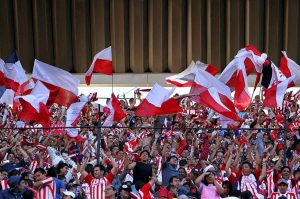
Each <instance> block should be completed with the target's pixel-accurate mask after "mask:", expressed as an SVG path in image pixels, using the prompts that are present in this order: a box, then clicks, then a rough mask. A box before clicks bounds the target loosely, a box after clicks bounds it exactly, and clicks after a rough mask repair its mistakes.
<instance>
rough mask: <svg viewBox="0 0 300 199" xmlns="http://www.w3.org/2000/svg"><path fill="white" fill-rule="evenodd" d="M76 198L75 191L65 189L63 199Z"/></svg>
mask: <svg viewBox="0 0 300 199" xmlns="http://www.w3.org/2000/svg"><path fill="white" fill-rule="evenodd" d="M74 198H75V193H73V192H72V191H64V192H63V196H62V199H74Z"/></svg>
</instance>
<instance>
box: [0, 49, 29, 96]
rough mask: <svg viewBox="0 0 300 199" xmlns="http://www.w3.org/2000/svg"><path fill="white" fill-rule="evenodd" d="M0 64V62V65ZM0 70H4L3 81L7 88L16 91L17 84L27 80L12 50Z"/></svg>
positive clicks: (19, 84)
mask: <svg viewBox="0 0 300 199" xmlns="http://www.w3.org/2000/svg"><path fill="white" fill-rule="evenodd" d="M0 62H1V61H0ZM2 64H3V63H2ZM2 64H1V63H0V65H2ZM1 70H3V72H4V78H3V83H4V85H5V87H6V88H7V89H12V90H14V91H17V90H18V89H19V86H21V85H22V84H24V83H25V82H26V81H27V76H26V74H25V70H24V69H23V67H22V65H21V62H20V60H19V58H18V56H17V54H16V52H13V53H12V54H11V55H10V56H9V57H8V58H7V59H6V60H5V64H4V67H3V69H1ZM1 70H0V71H1ZM0 74H1V75H2V72H0Z"/></svg>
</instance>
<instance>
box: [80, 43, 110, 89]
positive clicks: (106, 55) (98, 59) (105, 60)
mask: <svg viewBox="0 0 300 199" xmlns="http://www.w3.org/2000/svg"><path fill="white" fill-rule="evenodd" d="M94 72H96V73H102V74H105V75H112V73H113V72H112V53H111V46H109V47H108V48H105V49H103V50H102V51H101V52H99V53H97V54H96V55H95V57H94V60H93V62H92V64H91V66H90V68H89V69H88V71H87V72H86V73H85V82H86V84H87V85H90V83H91V78H92V75H93V73H94Z"/></svg>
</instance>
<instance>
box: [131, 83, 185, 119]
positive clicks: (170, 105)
mask: <svg viewBox="0 0 300 199" xmlns="http://www.w3.org/2000/svg"><path fill="white" fill-rule="evenodd" d="M174 90H175V87H174V88H173V89H171V90H167V89H165V88H163V87H162V86H160V85H158V84H155V85H154V86H153V88H152V89H151V91H150V92H149V93H148V95H147V96H146V98H145V99H144V100H143V101H142V102H141V104H140V105H139V106H138V107H137V110H136V112H135V115H136V116H140V117H148V116H158V115H169V114H174V113H178V112H181V111H182V109H181V108H180V106H179V104H178V102H177V100H176V99H174V98H170V96H171V95H172V93H173V92H174Z"/></svg>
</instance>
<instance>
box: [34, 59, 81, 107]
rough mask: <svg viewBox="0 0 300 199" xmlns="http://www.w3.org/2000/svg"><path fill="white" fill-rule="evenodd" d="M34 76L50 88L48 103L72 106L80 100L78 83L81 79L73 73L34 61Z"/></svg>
mask: <svg viewBox="0 0 300 199" xmlns="http://www.w3.org/2000/svg"><path fill="white" fill-rule="evenodd" d="M32 78H33V79H34V80H39V81H41V82H43V84H44V85H45V86H46V87H47V88H48V89H49V90H50V97H49V100H48V102H47V105H52V104H53V103H57V104H59V105H62V106H70V105H71V104H72V103H75V102H77V101H78V96H77V95H78V85H79V83H80V80H79V79H77V78H75V77H74V76H73V75H72V74H71V73H69V72H67V71H65V70H63V69H60V68H57V67H55V66H51V65H49V64H46V63H43V62H41V61H39V60H37V59H36V60H35V61H34V67H33V72H32Z"/></svg>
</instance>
